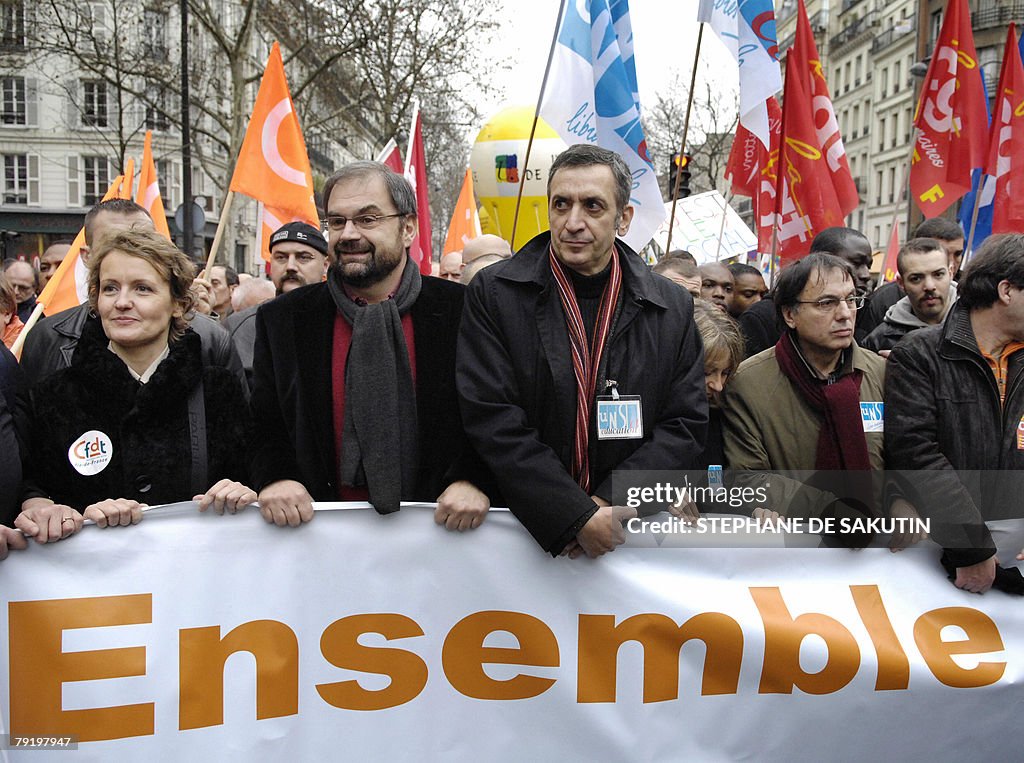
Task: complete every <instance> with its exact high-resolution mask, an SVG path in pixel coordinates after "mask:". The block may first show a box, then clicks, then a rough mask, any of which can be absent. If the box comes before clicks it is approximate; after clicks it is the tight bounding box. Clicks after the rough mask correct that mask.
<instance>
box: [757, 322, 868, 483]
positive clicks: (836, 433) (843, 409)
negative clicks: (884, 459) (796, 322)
mask: <svg viewBox="0 0 1024 763" xmlns="http://www.w3.org/2000/svg"><path fill="white" fill-rule="evenodd" d="M775 360H776V361H778V364H779V370H781V371H782V373H783V375H784V376H785V377H786V378H787V379H789V380H790V381H791V382H792V383H793V386H794V387H796V389H797V392H799V393H800V396H801V397H802V398H803V399H804V401H805V402H806V403H807V404H808V405H809V406H811V408H812V409H813V410H814V411H816V412H817V413H819V414H821V417H822V422H821V432H820V433H819V434H818V452H817V455H816V456H815V459H814V468H815V469H819V470H828V471H838V470H850V469H870V468H871V461H870V460H869V459H868V441H867V438H865V437H864V422H863V419H861V415H860V381H861V377H862V375H863V374H862V373H861V372H860V371H854V372H853V373H850V374H846V375H845V376H841V377H840V378H839V379H838V381H836V382H835V383H833V384H829V383H827V382H826V381H824V380H822V379H816V378H814V377H813V376H812V375H811V372H810V371H809V370H808V368H807V364H806V363H804V361H803V359H802V358H801V357H800V356H799V354H798V353H797V350H796V347H795V346H794V344H793V339H792V338H791V336H790V333H789V332H786V333H784V334H783V335H782V338H781V339H779V342H778V344H776V345H775Z"/></svg>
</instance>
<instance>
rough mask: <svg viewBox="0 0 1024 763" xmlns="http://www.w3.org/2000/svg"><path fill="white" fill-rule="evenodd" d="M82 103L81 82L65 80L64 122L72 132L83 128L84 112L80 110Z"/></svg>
mask: <svg viewBox="0 0 1024 763" xmlns="http://www.w3.org/2000/svg"><path fill="white" fill-rule="evenodd" d="M81 102H82V83H81V80H77V79H68V80H64V121H65V122H66V123H67V126H68V129H70V130H75V129H78V128H79V127H81V126H82V112H81V110H80V109H79V104H80V103H81Z"/></svg>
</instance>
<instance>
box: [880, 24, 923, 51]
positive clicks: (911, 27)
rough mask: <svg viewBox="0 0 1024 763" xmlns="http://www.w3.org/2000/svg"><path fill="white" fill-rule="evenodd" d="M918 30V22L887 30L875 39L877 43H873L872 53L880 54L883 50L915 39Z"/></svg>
mask: <svg viewBox="0 0 1024 763" xmlns="http://www.w3.org/2000/svg"><path fill="white" fill-rule="evenodd" d="M916 29H917V23H916V22H912V23H907V22H904V23H903V24H901V25H900V26H894V27H892V28H891V29H887V30H886V31H884V32H882V33H881V34H880V35H878V37H876V38H875V41H874V42H873V43H871V52H872V53H878V52H879V51H881V50H885V49H886V48H888V47H889V46H890V45H892V44H893V43H895V42H899V41H900V40H903V39H905V38H907V37H913V36H914V34H915V30H916Z"/></svg>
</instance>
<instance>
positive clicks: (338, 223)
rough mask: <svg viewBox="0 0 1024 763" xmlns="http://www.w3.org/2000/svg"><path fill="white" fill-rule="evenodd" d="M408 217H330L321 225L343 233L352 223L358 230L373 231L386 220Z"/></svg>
mask: <svg viewBox="0 0 1024 763" xmlns="http://www.w3.org/2000/svg"><path fill="white" fill-rule="evenodd" d="M406 216H407V215H406V214H404V213H402V212H398V213H396V214H393V215H356V216H355V217H342V216H341V215H328V216H327V217H325V218H324V219H323V220H321V221H320V224H321V225H323V226H324V227H325V228H327V229H328V230H333V231H343V230H345V226H346V225H348V224H349V223H352V224H353V225H354V226H355V227H356V229H357V230H373V229H374V228H376V227H377V226H378V225H380V224H381V222H382V221H384V220H389V219H391V218H392V217H406Z"/></svg>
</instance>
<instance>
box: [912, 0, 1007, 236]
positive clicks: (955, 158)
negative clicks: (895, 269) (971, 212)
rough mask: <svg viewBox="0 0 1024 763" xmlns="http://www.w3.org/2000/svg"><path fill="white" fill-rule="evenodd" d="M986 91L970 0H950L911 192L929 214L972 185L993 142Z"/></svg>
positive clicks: (924, 93) (920, 125) (926, 90)
mask: <svg viewBox="0 0 1024 763" xmlns="http://www.w3.org/2000/svg"><path fill="white" fill-rule="evenodd" d="M987 115H988V111H987V109H986V104H985V90H984V86H983V83H982V79H981V69H980V68H979V67H978V54H977V52H976V51H975V49H974V35H973V33H972V31H971V14H970V10H969V8H968V7H967V0H949V2H948V3H947V4H946V13H945V17H944V19H943V22H942V31H941V32H940V33H939V38H938V40H937V41H936V43H935V53H934V54H933V55H932V61H931V64H929V65H928V74H927V75H926V76H925V80H924V87H923V88H922V89H921V100H920V101H918V104H917V113H916V115H915V116H914V126H915V127H916V128H917V131H916V137H915V143H914V155H913V158H912V159H911V163H910V192H911V195H912V196H913V198H914V201H915V202H916V203H917V206H918V207H919V208H920V210H921V211H922V212H923V213H924V216H925V217H928V218H931V217H937V216H938V215H941V214H942V213H943V212H944V211H945V210H946V209H947V208H948V207H949V206H950V205H951V204H952V203H953V202H955V201H956V200H957V199H959V198H960V197H961V196H963V195H964V194H965V193H967V192H968V191H969V190H971V170H973V169H974V168H975V167H981V166H983V165H984V162H985V151H986V149H987V147H988V116H987Z"/></svg>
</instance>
